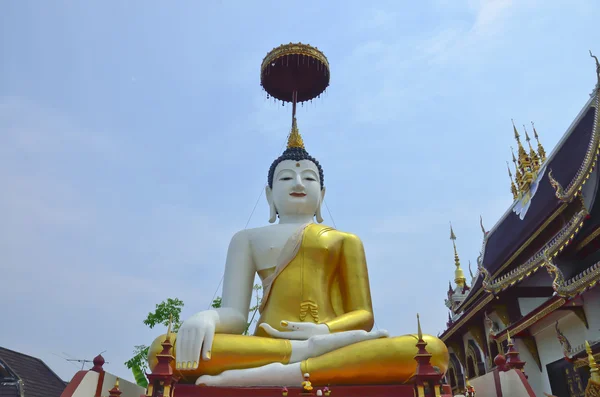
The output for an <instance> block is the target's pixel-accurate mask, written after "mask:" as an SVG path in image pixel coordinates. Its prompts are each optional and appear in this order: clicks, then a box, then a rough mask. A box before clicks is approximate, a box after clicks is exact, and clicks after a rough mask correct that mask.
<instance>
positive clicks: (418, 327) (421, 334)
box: [417, 313, 423, 340]
mask: <svg viewBox="0 0 600 397" xmlns="http://www.w3.org/2000/svg"><path fill="white" fill-rule="evenodd" d="M417 329H418V331H417V332H418V333H417V336H418V337H419V340H422V339H423V331H421V319H420V318H419V313H417Z"/></svg>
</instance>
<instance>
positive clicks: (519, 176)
mask: <svg viewBox="0 0 600 397" xmlns="http://www.w3.org/2000/svg"><path fill="white" fill-rule="evenodd" d="M510 153H511V154H512V162H513V164H514V166H515V183H516V184H517V189H518V188H519V181H520V180H521V178H522V174H521V171H520V170H519V163H518V162H517V159H516V157H515V150H514V149H513V147H512V146H511V147H510ZM519 192H520V191H519Z"/></svg>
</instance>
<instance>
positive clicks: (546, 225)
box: [458, 203, 568, 310]
mask: <svg viewBox="0 0 600 397" xmlns="http://www.w3.org/2000/svg"><path fill="white" fill-rule="evenodd" d="M567 207H568V204H567V203H563V204H562V205H561V206H560V207H559V208H558V209H557V210H556V211H555V212H554V213H553V214H552V215H551V216H550V217H549V218H548V219H547V220H546V221H545V222H544V223H543V224H542V225H541V226H540V227H539V228H538V229H537V230H536V231H535V233H533V234H532V235H531V237H529V238H528V239H527V241H525V243H523V244H522V245H521V248H519V249H518V250H517V251H516V252H515V253H514V254H513V255H512V256H511V257H510V258H509V259H508V260H507V261H506V262H505V263H504V264H503V265H502V266H500V268H499V269H498V270H496V272H495V273H494V274H493V275H492V277H493V278H496V277H498V275H499V274H500V273H502V271H503V270H504V269H506V268H507V267H508V266H509V265H510V264H511V263H513V262H514V260H515V259H516V258H517V257H518V256H519V255H521V253H522V252H523V251H524V250H525V249H526V248H527V247H528V246H529V244H531V243H532V242H533V240H535V239H536V238H537V237H538V236H539V235H540V233H541V232H542V231H543V230H545V229H546V228H547V227H548V225H549V224H550V223H551V222H552V221H553V220H554V219H556V217H557V216H558V215H560V214H562V212H563V211H564V210H565V209H566V208H567ZM488 236H489V234H488ZM484 254H485V252H484V253H483V254H482V255H481V258H482V260H481V262H482V263H481V265H483V256H484ZM482 291H485V290H484V289H483V288H481V289H479V290H477V291H476V292H475V293H474V294H472V295H469V296H468V297H467V299H465V301H464V302H463V304H462V305H461V306H460V307H459V308H458V310H460V309H462V308H466V307H467V306H468V305H469V304H470V303H471V302H472V301H473V300H475V299H476V298H477V297H478V296H479V295H481V292H482ZM486 292H487V291H486Z"/></svg>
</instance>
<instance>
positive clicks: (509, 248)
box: [457, 96, 600, 311]
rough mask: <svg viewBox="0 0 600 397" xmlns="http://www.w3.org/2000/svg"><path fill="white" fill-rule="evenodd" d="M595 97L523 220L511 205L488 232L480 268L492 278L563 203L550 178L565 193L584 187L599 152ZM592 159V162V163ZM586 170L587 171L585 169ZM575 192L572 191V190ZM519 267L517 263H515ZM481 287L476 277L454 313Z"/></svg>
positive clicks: (554, 156)
mask: <svg viewBox="0 0 600 397" xmlns="http://www.w3.org/2000/svg"><path fill="white" fill-rule="evenodd" d="M597 101H598V99H597V98H596V96H594V97H593V98H591V99H590V100H589V101H588V102H587V103H586V104H585V106H584V107H583V109H582V110H581V112H580V113H579V115H578V116H577V118H576V119H575V120H574V121H573V123H572V124H571V126H570V127H569V128H568V130H567V131H566V133H565V134H564V136H563V138H562V139H561V141H560V142H559V143H558V144H557V146H556V147H555V148H554V150H553V152H552V153H551V154H550V156H549V157H548V160H547V161H546V170H545V173H544V175H543V177H542V179H541V181H540V183H539V187H538V190H537V192H536V193H535V195H534V196H533V199H532V201H531V205H530V207H529V209H528V211H527V213H526V215H525V217H524V219H523V220H521V219H520V218H519V216H518V215H517V214H516V213H515V212H513V208H514V206H515V205H516V204H517V202H516V201H515V203H513V204H512V205H511V206H510V208H509V209H508V210H507V211H506V213H505V214H504V216H503V217H502V218H501V219H500V220H499V221H498V223H496V225H495V226H494V227H493V228H492V229H491V230H490V231H489V233H488V235H487V237H486V241H485V244H484V252H483V258H482V262H481V263H482V265H483V267H484V268H485V269H486V270H487V271H488V272H489V273H490V275H492V276H493V278H496V277H498V276H499V275H500V274H502V273H503V272H505V271H507V270H509V268H507V269H503V265H505V264H506V263H507V261H509V259H510V258H511V257H512V256H513V255H514V254H515V253H516V252H517V251H518V250H519V249H520V248H521V247H522V246H523V245H524V244H525V243H526V242H527V240H528V239H529V238H530V237H531V236H533V235H534V234H535V233H536V232H537V231H538V230H539V229H540V228H542V227H543V226H544V222H545V221H546V220H548V219H549V218H550V217H551V216H552V215H553V214H554V213H555V212H556V211H557V210H559V208H560V207H561V206H563V205H564V201H561V200H559V199H558V198H557V192H556V189H555V187H554V186H553V185H552V183H551V179H550V177H549V173H550V171H551V172H552V177H553V179H554V180H556V181H557V182H558V183H559V184H560V186H561V187H564V188H565V190H569V191H577V189H576V187H577V186H575V185H576V184H577V183H579V184H583V183H584V182H585V178H584V177H582V175H581V174H582V173H584V172H589V171H591V170H590V169H589V168H591V167H590V165H591V164H592V162H593V161H592V160H595V158H596V155H597V149H598V147H597V146H598V141H597V140H598V136H597V135H598V133H600V131H596V124H597V115H596V107H595V106H596V105H597V103H598V102H597ZM592 158H593V159H592ZM586 168H588V169H586ZM574 188H575V190H573V189H574ZM515 265H520V263H515ZM481 287H482V277H477V280H476V282H475V283H474V285H472V288H471V294H470V295H471V296H470V297H469V298H470V299H469V298H467V299H466V300H465V301H464V302H463V304H462V305H461V307H459V308H458V310H457V311H461V310H462V309H464V308H466V306H467V305H470V303H472V302H474V300H473V298H475V297H476V295H478V294H476V293H477V292H478V290H479V289H480V288H481Z"/></svg>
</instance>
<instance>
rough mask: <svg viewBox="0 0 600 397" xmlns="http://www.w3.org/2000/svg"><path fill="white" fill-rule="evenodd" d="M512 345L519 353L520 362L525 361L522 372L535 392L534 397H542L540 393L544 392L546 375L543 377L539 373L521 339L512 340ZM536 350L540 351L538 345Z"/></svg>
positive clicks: (540, 372)
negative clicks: (523, 371) (536, 396)
mask: <svg viewBox="0 0 600 397" xmlns="http://www.w3.org/2000/svg"><path fill="white" fill-rule="evenodd" d="M513 343H514V344H515V348H516V349H517V351H518V352H519V356H520V358H521V361H525V368H524V370H525V374H527V380H528V381H529V384H530V385H531V388H532V389H533V390H534V391H535V394H536V395H538V396H543V395H544V394H543V393H542V391H543V390H544V389H543V378H544V377H545V376H546V375H544V373H543V372H542V371H540V368H539V367H538V365H537V363H536V362H535V360H534V359H533V355H532V354H531V353H530V352H529V350H528V349H527V346H526V345H525V343H524V342H523V341H522V340H521V339H518V338H515V339H514V340H513ZM538 349H541V347H540V345H539V344H538ZM540 359H541V352H540ZM542 363H543V362H542ZM542 367H543V365H542ZM542 370H543V368H542Z"/></svg>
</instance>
